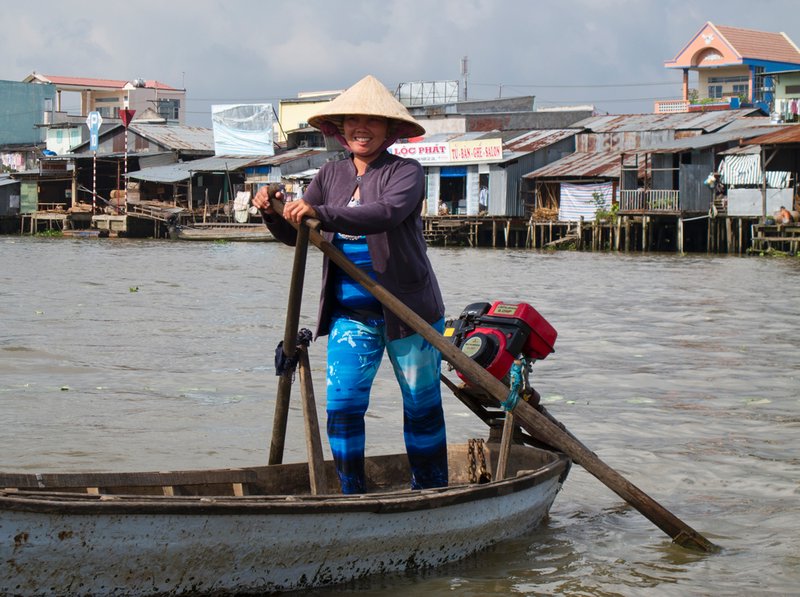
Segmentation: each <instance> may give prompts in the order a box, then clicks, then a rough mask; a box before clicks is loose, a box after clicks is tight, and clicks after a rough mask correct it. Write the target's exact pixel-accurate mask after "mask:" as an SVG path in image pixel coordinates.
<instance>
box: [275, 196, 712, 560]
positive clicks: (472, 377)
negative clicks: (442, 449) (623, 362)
mask: <svg viewBox="0 0 800 597" xmlns="http://www.w3.org/2000/svg"><path fill="white" fill-rule="evenodd" d="M271 203H272V208H273V210H274V211H276V212H277V213H279V214H282V213H283V203H282V202H281V201H280V200H279V199H272V201H271ZM303 223H304V224H306V225H308V226H309V227H310V228H311V230H310V233H309V242H311V244H312V245H314V246H315V247H317V248H318V249H319V250H321V251H322V252H323V253H324V254H325V255H327V256H328V258H329V259H330V260H331V261H333V262H334V263H335V264H336V265H338V266H339V267H340V268H342V270H344V271H345V273H347V274H348V275H349V276H350V277H351V278H353V279H354V280H355V281H356V282H358V283H359V284H361V285H362V286H363V287H364V288H366V289H367V291H368V292H369V293H370V294H372V295H373V296H374V297H375V298H376V299H378V300H379V301H380V302H381V304H383V305H384V306H385V307H386V308H388V309H389V310H391V311H392V312H393V313H394V314H395V315H397V316H398V317H399V318H401V319H402V320H403V321H404V322H405V323H406V324H407V325H408V326H409V327H411V328H412V329H413V330H414V331H415V332H417V333H418V334H420V335H421V336H422V337H423V338H425V339H426V340H427V341H428V342H430V343H431V344H432V345H433V346H435V347H436V348H437V349H438V350H439V351H440V352H441V353H442V357H443V358H444V359H445V360H446V361H447V362H448V363H450V364H451V365H453V367H455V368H456V369H457V370H458V371H460V372H461V373H462V374H464V375H465V376H466V377H467V379H468V380H469V381H470V382H471V383H473V384H474V385H475V386H477V387H479V388H481V389H482V390H483V391H484V392H486V393H487V394H489V395H490V396H492V397H493V398H494V399H495V400H497V402H498V403H504V402H505V401H506V400H507V398H508V394H509V388H508V387H507V386H506V385H505V384H504V383H503V382H501V381H500V380H499V379H497V378H495V377H494V376H493V375H491V374H490V373H489V372H487V371H486V370H485V369H484V368H483V367H481V366H480V365H478V363H476V362H475V361H473V360H472V359H471V358H469V357H468V356H467V355H465V354H464V353H463V352H462V351H461V350H460V349H459V348H458V347H456V346H455V345H454V344H452V343H451V342H448V341H447V340H446V339H445V338H444V337H443V336H442V335H441V334H439V333H438V332H437V331H436V330H435V329H433V328H432V327H431V326H430V325H429V324H428V323H427V322H426V321H425V320H423V319H422V318H421V317H420V316H419V315H417V314H416V313H415V312H414V311H412V310H411V309H409V308H408V307H406V306H405V304H403V303H402V302H401V301H400V300H399V299H397V297H395V296H394V295H393V294H391V293H390V292H389V291H388V290H386V289H385V288H384V287H383V286H381V285H380V284H378V283H377V282H376V281H375V280H373V279H372V278H370V277H369V276H368V275H367V274H365V273H364V272H362V271H361V270H360V269H359V268H358V267H356V266H355V265H354V264H353V263H352V262H351V261H350V260H349V259H348V258H347V257H346V256H345V255H344V254H343V253H342V252H341V251H339V249H337V248H336V247H335V246H334V245H333V244H332V243H330V242H329V241H327V240H326V239H325V238H324V237H323V236H322V235H321V234H319V232H317V230H316V229H317V228H318V227H319V222H317V221H316V220H309V219H306V220H303ZM292 225H293V226H295V228H297V227H298V224H295V223H293V224H292ZM301 225H302V224H301ZM511 412H513V414H514V416H515V418H516V421H517V422H518V423H519V424H520V425H521V426H522V427H524V428H525V430H526V431H527V432H528V433H530V434H531V435H532V436H533V437H535V438H537V439H539V440H541V441H543V442H545V443H547V444H549V445H551V446H553V447H555V448H558V449H559V450H561V451H562V452H564V453H565V454H566V455H567V456H569V457H570V458H571V459H572V460H573V461H574V462H576V463H578V464H580V465H581V466H582V467H583V468H584V469H586V470H587V471H588V472H589V473H591V474H592V475H594V476H595V477H596V478H597V479H599V480H600V481H602V482H603V483H604V484H605V485H606V487H608V488H609V489H611V490H612V491H613V492H614V493H616V494H617V495H619V496H620V497H621V498H622V499H624V500H625V501H626V502H628V503H629V504H630V505H631V506H633V507H634V508H636V509H637V510H638V511H639V512H640V513H641V514H643V515H644V516H645V517H646V518H647V519H648V520H650V521H651V522H652V523H653V524H655V525H656V526H657V527H658V528H660V529H661V530H662V531H664V532H665V533H666V534H667V535H669V536H670V537H672V539H673V541H674V542H675V543H677V544H678V545H681V546H682V547H687V548H691V549H697V550H701V551H705V552H713V551H717V550H718V549H719V548H718V547H717V546H716V545H714V544H713V543H711V541H709V540H708V539H706V538H705V537H704V536H703V535H701V534H700V533H698V532H697V531H695V530H694V529H693V528H692V527H690V526H689V525H688V524H686V523H685V522H683V521H682V520H680V519H679V518H678V517H677V516H675V515H674V514H672V513H671V512H670V511H669V510H667V509H666V508H664V507H663V506H662V505H661V504H659V503H658V502H656V501H655V500H654V499H653V498H651V497H650V496H648V495H647V494H646V493H644V492H643V491H642V490H641V489H639V488H638V487H636V486H635V485H634V484H633V483H631V482H629V481H628V480H627V479H625V478H624V477H623V476H622V475H621V474H619V473H618V472H617V471H615V470H614V469H612V468H611V467H610V466H608V465H607V464H606V463H604V462H603V461H602V460H600V458H598V457H597V456H596V455H595V454H594V453H593V452H592V451H591V450H589V449H588V448H587V447H586V446H584V445H583V444H582V443H581V442H580V441H578V440H577V439H575V437H574V436H573V435H572V434H571V433H569V432H567V431H565V430H563V429H561V428H560V427H559V425H557V424H556V423H554V422H553V421H551V420H550V419H548V417H546V416H545V415H543V414H542V413H540V412H539V411H538V410H536V408H535V407H533V406H531V405H530V404H528V403H527V402H525V401H524V400H519V401H517V403H516V405H514V407H513V408H512V410H511Z"/></svg>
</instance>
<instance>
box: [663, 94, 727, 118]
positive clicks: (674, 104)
mask: <svg viewBox="0 0 800 597" xmlns="http://www.w3.org/2000/svg"><path fill="white" fill-rule="evenodd" d="M741 105H742V102H741V98H739V96H732V97H720V98H716V99H710V98H706V99H703V100H698V101H694V102H692V101H690V100H658V101H656V102H655V106H654V108H653V112H655V113H656V114H678V113H683V112H705V111H709V110H736V109H738V108H740V107H741Z"/></svg>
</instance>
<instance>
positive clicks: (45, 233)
mask: <svg viewBox="0 0 800 597" xmlns="http://www.w3.org/2000/svg"><path fill="white" fill-rule="evenodd" d="M36 236H41V237H45V238H60V237H62V236H64V233H63V232H61V230H55V229H50V230H42V231H41V232H37V233H36Z"/></svg>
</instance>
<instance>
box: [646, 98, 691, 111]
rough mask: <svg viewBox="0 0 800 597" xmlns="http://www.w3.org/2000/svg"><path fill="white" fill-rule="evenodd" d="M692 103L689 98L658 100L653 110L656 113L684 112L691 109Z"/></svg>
mask: <svg viewBox="0 0 800 597" xmlns="http://www.w3.org/2000/svg"><path fill="white" fill-rule="evenodd" d="M691 103H692V102H690V101H689V100H663V101H657V102H656V104H655V108H654V109H653V112H655V113H656V114H682V113H684V112H688V111H689V106H690V105H691Z"/></svg>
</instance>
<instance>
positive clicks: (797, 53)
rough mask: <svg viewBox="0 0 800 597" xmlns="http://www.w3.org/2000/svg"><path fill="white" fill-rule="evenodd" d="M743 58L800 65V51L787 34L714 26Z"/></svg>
mask: <svg viewBox="0 0 800 597" xmlns="http://www.w3.org/2000/svg"><path fill="white" fill-rule="evenodd" d="M714 27H715V28H716V30H717V31H719V33H720V35H722V36H723V37H724V38H725V40H726V41H727V42H728V43H729V44H730V45H731V46H732V47H733V49H734V50H735V51H736V52H737V53H738V54H739V55H740V56H741V57H742V58H755V59H758V60H769V61H773V62H790V63H800V50H798V49H797V46H795V45H794V43H792V40H790V39H789V37H788V36H787V35H786V34H785V33H770V32H767V31H756V30H754V29H742V28H740V27H728V26H726V25H714Z"/></svg>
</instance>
